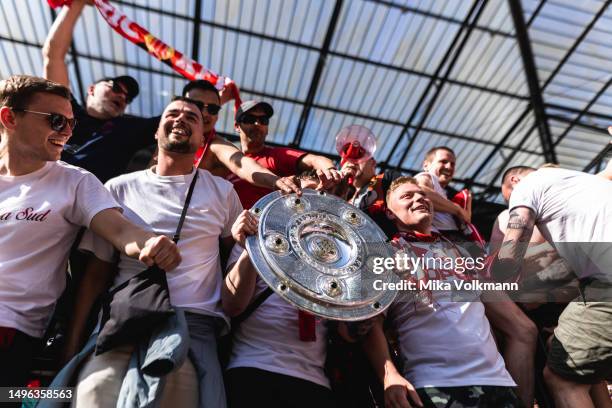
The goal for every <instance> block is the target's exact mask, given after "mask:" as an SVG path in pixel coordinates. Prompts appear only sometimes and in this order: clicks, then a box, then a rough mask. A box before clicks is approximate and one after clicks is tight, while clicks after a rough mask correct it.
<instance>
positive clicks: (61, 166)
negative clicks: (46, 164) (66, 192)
mask: <svg viewBox="0 0 612 408" xmlns="http://www.w3.org/2000/svg"><path fill="white" fill-rule="evenodd" d="M51 171H55V172H59V173H62V174H63V175H66V176H69V177H74V178H83V177H93V178H95V179H96V180H97V177H96V176H94V175H93V174H92V173H91V172H89V171H87V170H85V169H84V168H82V167H79V166H74V165H72V164H68V163H66V162H65V161H62V160H56V161H54V162H52V163H51Z"/></svg>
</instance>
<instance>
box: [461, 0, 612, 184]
mask: <svg viewBox="0 0 612 408" xmlns="http://www.w3.org/2000/svg"><path fill="white" fill-rule="evenodd" d="M609 4H610V0H607V1H606V2H605V3H604V5H603V6H602V7H601V8H600V9H599V11H598V12H597V13H596V14H595V16H594V17H593V19H592V20H591V21H590V22H589V24H588V25H587V26H586V27H585V28H584V30H583V31H582V33H581V34H580V35H579V36H578V38H576V41H574V43H573V44H572V46H571V47H570V49H569V50H568V51H567V52H566V53H565V55H564V56H563V58H562V59H561V61H559V63H558V64H557V66H556V67H555V69H554V70H553V71H552V72H551V73H550V75H549V77H548V79H547V80H546V82H545V83H544V85H543V86H542V90H544V89H545V88H546V87H547V86H548V84H550V82H552V80H553V78H554V77H555V75H557V73H558V72H559V71H560V70H561V68H562V67H563V65H564V64H565V63H566V62H567V60H568V59H569V58H570V57H571V56H572V54H573V53H574V51H575V50H576V48H578V46H579V45H580V44H581V43H582V41H583V40H584V39H585V37H586V36H587V35H588V34H589V32H590V31H591V29H592V28H593V27H594V26H595V23H597V20H599V18H600V17H601V16H602V15H603V14H604V13H605V11H606V9H607V8H608V5H609ZM530 110H531V105H528V106H527V107H526V108H525V110H524V111H523V112H522V113H521V115H520V116H519V117H518V118H517V120H516V121H515V122H514V124H513V125H512V126H510V128H509V129H508V131H507V132H506V134H505V135H504V136H503V137H502V138H501V139H500V140H499V143H498V144H497V146H496V147H495V148H494V149H493V150H492V151H491V152H490V153H489V155H488V156H487V157H486V158H485V159H484V160H483V161H482V163H480V166H478V168H477V169H476V171H474V173H473V174H472V176H471V177H470V178H469V179H468V183H466V185H465V187H466V188H469V186H470V185H471V184H472V182H473V181H474V180H475V179H476V177H478V175H479V174H480V173H481V172H482V171H483V170H484V169H485V168H486V167H487V165H488V164H489V162H490V161H491V160H492V159H493V157H495V154H496V153H497V152H498V151H499V150H500V149H501V148H502V147H504V145H505V143H506V141H507V140H508V139H509V138H510V136H512V134H513V133H514V131H515V130H516V129H517V128H518V127H519V125H520V124H521V122H522V121H523V120H524V119H525V118H526V117H527V114H528V113H529V111H530ZM548 116H549V118H550V119H552V118H553V116H552V115H550V114H549V115H548ZM508 163H509V160H507V159H506V160H504V163H503V164H502V165H501V170H502V171H503V169H505V168H506V166H507V165H508Z"/></svg>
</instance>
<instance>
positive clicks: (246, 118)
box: [240, 114, 270, 126]
mask: <svg viewBox="0 0 612 408" xmlns="http://www.w3.org/2000/svg"><path fill="white" fill-rule="evenodd" d="M256 122H257V123H259V124H260V125H263V126H268V124H269V123H270V118H269V117H267V116H254V115H248V114H244V115H242V118H240V123H244V124H246V125H254V124H255V123H256Z"/></svg>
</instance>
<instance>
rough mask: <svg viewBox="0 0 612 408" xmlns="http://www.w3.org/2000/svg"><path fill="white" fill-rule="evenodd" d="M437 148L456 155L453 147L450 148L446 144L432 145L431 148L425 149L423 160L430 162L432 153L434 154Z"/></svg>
mask: <svg viewBox="0 0 612 408" xmlns="http://www.w3.org/2000/svg"><path fill="white" fill-rule="evenodd" d="M438 150H446V151H447V152H449V153H450V154H452V155H453V156H455V157H457V155H456V154H455V151H454V150H453V149H451V148H450V147H448V146H435V147H432V148H431V149H429V150H428V151H427V153H425V161H428V162H430V161H431V159H433V157H434V155H435V154H436V152H437V151H438Z"/></svg>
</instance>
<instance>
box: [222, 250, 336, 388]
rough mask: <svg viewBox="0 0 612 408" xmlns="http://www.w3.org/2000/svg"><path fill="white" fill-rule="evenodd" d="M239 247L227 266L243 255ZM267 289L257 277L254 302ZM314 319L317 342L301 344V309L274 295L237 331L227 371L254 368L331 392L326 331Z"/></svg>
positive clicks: (321, 321)
mask: <svg viewBox="0 0 612 408" xmlns="http://www.w3.org/2000/svg"><path fill="white" fill-rule="evenodd" d="M236 247H238V245H236ZM236 247H235V250H234V251H232V256H231V257H230V261H229V262H228V265H231V264H232V263H233V262H235V261H236V260H237V258H238V256H240V253H241V252H242V251H240V250H237V248H236ZM267 287H268V285H267V284H266V283H265V282H264V281H263V280H262V279H261V278H260V277H259V275H258V276H257V282H256V286H255V294H254V295H253V298H255V297H257V296H258V295H259V294H260V293H261V292H263V291H264V290H265V289H266V288H267ZM315 319H316V326H315V330H316V331H315V332H316V341H301V340H300V335H299V326H298V320H299V319H298V309H297V308H296V307H295V306H293V305H291V304H290V303H289V302H287V301H285V300H283V299H282V298H281V297H280V296H278V295H277V294H276V293H273V294H272V295H270V297H268V298H267V299H266V300H265V301H264V302H263V303H262V304H261V305H259V307H258V308H257V309H255V311H254V312H253V313H252V314H251V315H250V316H249V317H248V318H247V319H246V320H244V321H243V322H242V323H240V325H239V326H238V327H237V328H236V330H235V331H234V334H233V336H234V337H233V339H232V354H231V357H230V361H229V364H228V369H230V368H234V367H254V368H259V369H261V370H266V371H271V372H273V373H278V374H284V375H288V376H291V377H296V378H301V379H303V380H306V381H311V382H313V383H316V384H319V385H322V386H324V387H327V388H330V385H329V380H328V379H327V377H326V376H325V373H324V372H323V369H324V366H325V358H326V355H327V327H326V325H325V321H324V320H323V319H320V318H318V317H316V318H315Z"/></svg>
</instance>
